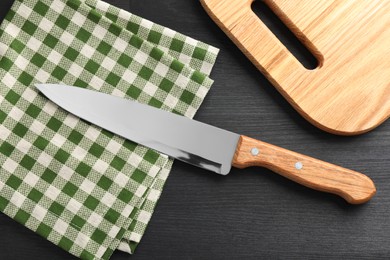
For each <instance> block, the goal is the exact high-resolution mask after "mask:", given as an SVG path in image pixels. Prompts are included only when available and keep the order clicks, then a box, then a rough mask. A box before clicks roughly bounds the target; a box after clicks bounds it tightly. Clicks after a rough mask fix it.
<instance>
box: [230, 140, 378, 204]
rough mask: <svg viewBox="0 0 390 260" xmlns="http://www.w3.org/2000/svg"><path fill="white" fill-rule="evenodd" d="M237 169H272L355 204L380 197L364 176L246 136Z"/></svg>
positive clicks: (239, 152)
mask: <svg viewBox="0 0 390 260" xmlns="http://www.w3.org/2000/svg"><path fill="white" fill-rule="evenodd" d="M233 166H234V167H236V168H246V167H249V166H261V167H265V168H268V169H270V170H272V171H274V172H276V173H278V174H280V175H282V176H284V177H286V178H288V179H290V180H293V181H295V182H297V183H300V184H302V185H304V186H306V187H309V188H312V189H315V190H319V191H324V192H329V193H333V194H337V195H339V196H341V197H342V198H344V199H345V200H346V201H348V202H349V203H351V204H360V203H364V202H367V201H368V200H370V199H371V198H372V197H373V196H374V194H375V193H376V189H375V185H374V183H373V182H372V180H371V179H370V178H369V177H367V176H366V175H364V174H361V173H359V172H355V171H352V170H349V169H345V168H342V167H340V166H336V165H334V164H330V163H327V162H324V161H320V160H317V159H314V158H311V157H308V156H305V155H302V154H299V153H295V152H292V151H289V150H286V149H283V148H280V147H277V146H274V145H271V144H268V143H264V142H261V141H258V140H255V139H252V138H249V137H246V136H241V137H240V141H239V145H238V146H237V150H236V153H235V155H234V158H233Z"/></svg>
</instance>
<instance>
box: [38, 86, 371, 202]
mask: <svg viewBox="0 0 390 260" xmlns="http://www.w3.org/2000/svg"><path fill="white" fill-rule="evenodd" d="M36 87H37V88H38V89H39V91H41V92H42V93H43V94H44V95H45V96H46V97H47V98H49V99H50V100H51V101H53V102H54V103H56V104H57V105H59V106H60V107H62V108H63V109H65V110H67V111H68V112H70V113H72V114H74V115H76V116H78V117H80V118H82V119H84V120H86V121H88V122H91V123H93V124H95V125H97V126H99V127H102V128H104V129H106V130H108V131H110V132H113V133H115V134H117V135H119V136H122V137H124V138H126V139H129V140H131V141H134V142H136V143H139V144H141V145H144V146H146V147H149V148H152V149H155V150H157V151H159V152H162V153H164V154H167V155H168V156H170V157H173V158H176V159H178V160H181V161H184V162H187V163H190V164H193V165H195V166H198V167H201V168H204V169H207V170H210V171H214V172H217V173H219V174H223V175H226V174H228V173H229V171H230V169H231V166H233V167H236V168H246V167H250V166H260V167H265V168H268V169H270V170H272V171H274V172H276V173H278V174H280V175H282V176H284V177H286V178H288V179H291V180H293V181H295V182H297V183H300V184H302V185H304V186H306V187H309V188H312V189H315V190H319V191H323V192H328V193H333V194H336V195H339V196H341V197H342V198H344V199H345V200H346V201H347V202H349V203H351V204H361V203H364V202H367V201H368V200H370V199H371V198H372V197H373V196H374V195H375V193H376V188H375V185H374V183H373V182H372V180H371V179H370V178H369V177H367V176H366V175H364V174H362V173H359V172H356V171H352V170H349V169H346V168H342V167H340V166H336V165H333V164H330V163H327V162H324V161H321V160H318V159H314V158H311V157H308V156H305V155H302V154H299V153H296V152H292V151H289V150H286V149H283V148H280V147H277V146H274V145H271V144H268V143H265V142H262V141H259V140H255V139H252V138H249V137H246V136H243V135H238V134H235V133H232V132H229V131H226V130H223V129H220V128H217V127H214V126H211V125H207V124H204V123H201V122H198V121H195V120H191V119H188V118H186V117H183V116H179V115H175V114H173V113H170V112H166V111H163V110H159V109H156V108H153V107H151V106H148V105H144V104H140V103H137V102H135V101H131V100H128V99H124V98H120V97H115V96H112V95H108V94H104V93H100V92H97V91H93V90H87V89H83V88H78V87H72V86H66V85H58V84H37V85H36ZM126 118H129V120H126ZM130 118H131V120H130ZM134 122H136V123H134Z"/></svg>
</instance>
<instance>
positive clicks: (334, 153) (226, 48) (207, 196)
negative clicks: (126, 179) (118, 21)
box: [0, 0, 390, 260]
mask: <svg viewBox="0 0 390 260" xmlns="http://www.w3.org/2000/svg"><path fill="white" fill-rule="evenodd" d="M10 2H12V1H11V0H6V1H5V0H3V1H1V3H0V13H1V15H3V13H6V9H7V7H8V6H9V3H10ZM109 2H110V3H112V4H114V5H117V6H119V7H121V8H124V9H127V10H130V11H131V12H133V13H135V14H138V15H140V16H142V17H145V18H148V19H150V20H152V21H154V22H158V23H160V24H162V25H165V26H168V27H170V28H172V29H175V30H178V31H180V32H182V33H185V34H187V35H190V36H192V37H194V38H196V39H200V40H203V41H205V42H207V43H210V44H212V45H214V46H216V47H218V48H220V49H221V52H220V55H219V58H218V62H217V64H216V66H215V69H214V71H213V73H212V78H213V79H214V80H215V83H214V86H213V87H212V89H211V91H210V93H209V95H208V96H207V98H206V100H205V101H204V103H203V105H202V107H201V109H200V110H199V112H198V114H197V116H196V119H197V120H200V121H203V122H206V123H210V124H213V125H215V126H218V127H222V128H225V129H228V130H231V131H234V132H237V133H241V134H245V135H248V136H251V137H254V138H258V139H261V140H263V141H266V142H270V143H273V144H276V145H279V146H282V147H285V148H288V149H291V150H295V151H297V152H301V153H305V154H308V155H310V156H313V157H317V158H320V159H323V160H325V161H329V162H332V163H335V164H339V165H342V166H344V167H348V168H352V169H354V170H357V171H361V172H364V173H366V174H367V175H369V176H370V177H371V178H372V179H373V180H374V182H375V183H376V187H377V190H378V192H377V195H376V196H375V197H374V199H373V200H372V201H370V202H369V203H367V204H365V205H361V206H352V205H348V204H347V203H346V202H344V201H343V200H342V199H341V198H338V197H336V196H333V195H329V194H325V193H320V192H317V191H313V190H310V189H308V188H305V187H302V186H300V185H298V184H295V183H293V182H291V181H289V180H286V179H284V178H283V177H280V176H278V175H276V174H274V173H272V172H271V171H268V170H265V169H262V168H250V169H245V170H236V169H233V170H232V172H231V174H229V175H228V176H219V175H217V174H213V173H210V172H207V171H205V170H202V169H198V168H196V167H192V166H189V165H186V164H184V163H181V162H178V161H177V162H175V164H174V167H173V170H172V172H171V176H170V178H169V179H168V182H167V184H166V186H165V190H164V192H163V195H162V197H161V199H160V201H159V204H158V206H157V208H156V211H155V213H154V215H153V217H152V220H151V223H150V225H149V227H148V229H147V232H146V234H145V236H144V237H143V239H142V241H141V243H140V245H139V246H138V248H137V250H136V252H135V255H133V256H128V255H127V254H125V253H121V252H116V253H115V254H114V255H113V257H112V259H129V258H132V259H164V258H167V259H183V258H184V259H199V258H200V259H206V258H207V259H239V258H257V259H260V258H263V259H264V258H266V259H267V258H272V259H274V258H280V259H285V258H288V259H307V258H309V259H314V258H323V259H325V258H326V259H329V258H330V259H338V258H345V259H356V258H357V259H374V258H375V259H378V258H383V259H389V258H390V172H389V169H388V168H389V166H390V122H389V121H388V122H385V123H384V124H383V125H381V126H380V127H378V128H377V129H376V130H374V131H372V132H370V133H367V134H364V135H362V136H357V137H340V136H334V135H331V134H328V133H325V132H323V131H321V130H319V129H317V128H315V127H314V126H312V125H311V124H310V123H308V122H307V121H305V120H304V119H303V118H302V117H301V116H300V115H299V114H298V113H297V112H296V111H295V110H294V109H293V108H292V107H291V106H290V105H289V104H288V103H287V101H285V100H284V98H283V97H282V96H281V95H280V94H279V93H278V92H277V91H276V90H275V88H274V87H273V86H272V85H271V84H270V83H269V82H268V81H267V80H266V79H265V78H264V76H262V74H261V73H260V72H259V71H257V70H256V68H255V67H254V66H253V65H252V64H251V63H250V62H249V60H247V59H246V58H245V57H244V55H243V54H242V53H241V52H240V51H239V50H238V49H237V47H236V46H235V45H234V44H233V43H232V42H231V41H230V40H229V39H228V38H227V37H226V36H225V34H224V33H223V32H222V31H221V30H220V29H219V28H218V27H217V26H216V25H215V24H214V23H213V22H212V21H211V19H210V18H209V17H208V15H207V14H206V13H205V11H204V10H203V9H202V7H201V5H200V3H199V2H198V1H196V0H193V1H190V0H186V1H184V0H164V1H155V0H116V1H109ZM389 98H390V97H389ZM0 249H1V250H0V259H58V260H59V259H73V257H72V256H71V255H69V254H68V253H66V252H64V251H62V250H61V249H59V248H57V247H56V246H54V245H52V244H51V243H50V242H48V241H46V240H44V239H42V238H40V237H39V236H38V235H36V234H34V233H33V232H31V231H29V230H27V229H26V228H24V227H23V226H22V225H20V224H17V223H16V222H14V221H13V220H11V219H10V218H8V217H7V216H5V215H3V214H0Z"/></svg>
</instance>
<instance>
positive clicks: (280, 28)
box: [252, 0, 321, 70]
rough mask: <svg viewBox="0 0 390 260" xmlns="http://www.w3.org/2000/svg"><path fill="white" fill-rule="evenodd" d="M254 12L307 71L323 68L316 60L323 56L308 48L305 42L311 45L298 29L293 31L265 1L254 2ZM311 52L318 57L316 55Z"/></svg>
mask: <svg viewBox="0 0 390 260" xmlns="http://www.w3.org/2000/svg"><path fill="white" fill-rule="evenodd" d="M252 11H253V12H254V13H255V14H256V15H257V16H258V17H259V19H260V20H261V21H262V22H263V23H264V24H265V25H266V26H267V27H268V29H269V30H270V31H271V32H272V33H273V34H274V35H275V36H276V37H277V38H278V39H279V41H280V42H281V43H282V44H283V45H284V46H285V47H286V48H287V49H288V50H289V52H290V53H291V54H292V55H293V56H294V57H295V58H296V59H297V60H298V61H299V62H300V63H301V64H302V65H303V66H304V67H305V68H306V69H308V70H314V69H316V68H317V67H319V66H321V62H320V61H319V59H317V58H316V56H317V57H319V58H320V60H321V55H320V54H319V52H318V51H317V50H315V47H314V46H310V49H309V48H308V47H306V45H305V44H304V43H303V42H305V43H307V45H310V44H309V41H308V40H307V39H306V37H305V36H304V35H303V34H302V33H300V32H299V30H298V29H296V30H294V32H295V33H294V32H293V31H291V30H290V28H289V27H288V26H287V25H286V24H285V23H284V22H283V21H282V20H281V19H280V18H279V16H278V15H277V14H275V12H274V11H273V10H272V9H271V8H270V7H269V6H268V5H267V4H266V3H265V1H261V0H258V1H254V2H253V4H252ZM290 27H291V26H290ZM311 50H313V52H314V53H317V54H318V55H314V54H313V52H312V51H311Z"/></svg>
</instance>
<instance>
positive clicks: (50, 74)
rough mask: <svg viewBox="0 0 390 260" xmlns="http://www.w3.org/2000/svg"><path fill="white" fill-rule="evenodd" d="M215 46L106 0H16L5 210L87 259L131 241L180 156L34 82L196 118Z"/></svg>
mask: <svg viewBox="0 0 390 260" xmlns="http://www.w3.org/2000/svg"><path fill="white" fill-rule="evenodd" d="M217 53H218V50H217V49H215V48H213V47H211V46H209V45H207V44H204V43H201V42H199V41H196V40H194V39H191V38H189V37H186V36H184V35H182V34H179V33H177V32H174V31H172V30H170V29H168V28H165V27H162V26H159V25H157V24H154V23H152V22H150V21H148V20H145V19H142V18H140V17H138V16H135V15H133V14H130V13H128V12H125V11H123V10H120V9H118V8H115V7H113V6H111V5H109V4H107V3H105V2H101V1H97V0H83V1H80V0H29V1H22V0H16V1H15V3H14V5H13V7H12V9H11V11H10V12H9V13H8V15H7V17H6V19H5V21H4V22H3V23H2V25H1V28H0V79H1V83H0V84H1V85H0V210H1V211H2V212H4V213H5V214H7V215H8V216H10V217H11V218H13V219H15V220H16V221H18V222H19V223H21V224H23V225H25V226H26V227H28V228H29V229H31V230H33V231H35V232H37V233H38V234H40V235H41V236H43V237H45V238H46V239H48V240H50V241H51V242H53V243H54V244H56V245H58V246H60V247H61V248H63V249H65V250H67V251H69V252H70V253H72V254H74V255H75V256H78V257H81V258H83V259H108V258H109V257H110V256H111V254H112V252H113V251H114V250H115V249H120V250H123V251H126V252H132V251H133V250H134V248H135V247H136V245H137V244H138V242H139V241H140V239H141V237H142V235H143V233H144V231H145V228H146V226H147V224H148V222H149V220H150V217H151V215H152V213H153V209H154V207H155V205H156V203H157V200H158V198H159V197H160V194H161V191H162V189H163V186H164V183H165V181H166V179H167V177H168V174H169V171H170V168H171V165H172V160H170V159H169V158H168V157H167V156H165V155H162V154H159V153H157V152H155V151H153V150H150V149H147V148H145V147H142V146H140V145H137V144H135V143H132V142H130V141H127V140H124V139H122V138H120V137H118V136H116V135H113V134H112V133H110V132H107V131H105V130H102V129H101V128H99V127H96V126H94V125H91V124H88V123H87V122H85V121H82V120H80V119H78V118H77V117H75V116H73V115H71V114H69V113H67V112H65V111H64V110H62V109H60V108H59V107H57V106H56V105H55V104H53V103H52V102H50V101H48V100H47V99H46V98H45V97H44V96H42V95H41V94H39V93H38V91H37V90H36V89H35V87H34V84H35V83H64V84H68V85H75V86H79V87H84V88H89V89H95V90H98V91H101V92H104V93H108V94H111V95H115V96H120V97H125V98H129V99H135V100H137V101H138V102H141V103H146V104H149V105H151V106H154V107H158V108H161V109H164V110H169V111H172V112H175V113H178V114H181V115H185V116H187V117H193V116H194V114H195V112H196V110H197V109H198V108H199V106H200V104H201V102H202V100H203V99H204V97H205V95H206V94H207V92H208V90H209V88H210V86H211V84H212V80H211V79H210V78H209V77H208V74H209V73H210V71H211V69H212V66H213V64H214V61H215V59H216V56H217ZM127 120H131V118H128V119H127ZM136 123H137V122H134V124H136ZM156 127H160V126H158V125H156Z"/></svg>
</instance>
